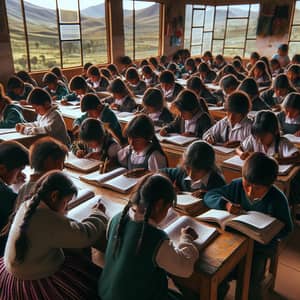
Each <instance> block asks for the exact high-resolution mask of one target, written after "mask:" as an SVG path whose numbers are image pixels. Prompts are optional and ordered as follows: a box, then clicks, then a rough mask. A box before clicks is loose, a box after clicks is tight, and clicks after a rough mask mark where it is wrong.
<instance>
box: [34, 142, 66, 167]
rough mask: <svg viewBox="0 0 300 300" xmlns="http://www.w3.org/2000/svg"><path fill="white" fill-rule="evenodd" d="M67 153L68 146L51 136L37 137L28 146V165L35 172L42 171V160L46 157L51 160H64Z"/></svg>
mask: <svg viewBox="0 0 300 300" xmlns="http://www.w3.org/2000/svg"><path fill="white" fill-rule="evenodd" d="M67 155H68V148H67V147H66V146H65V145H64V144H62V143H61V142H59V141H58V140H56V139H54V138H51V137H43V138H40V139H38V140H37V141H36V142H35V143H33V144H32V145H31V146H30V148H29V160H30V167H31V168H32V169H34V170H35V172H39V173H42V172H44V162H45V160H46V159H47V158H48V157H51V158H52V159H53V160H64V159H65V157H66V156H67Z"/></svg>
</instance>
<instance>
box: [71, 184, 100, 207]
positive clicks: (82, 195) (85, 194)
mask: <svg viewBox="0 0 300 300" xmlns="http://www.w3.org/2000/svg"><path fill="white" fill-rule="evenodd" d="M94 196H95V193H94V192H93V191H91V190H89V189H82V190H79V191H78V194H77V197H76V198H75V199H72V200H71V201H70V202H69V203H68V210H69V209H72V208H74V207H75V206H78V205H79V204H81V203H83V202H85V201H87V200H88V199H91V198H93V197H94Z"/></svg>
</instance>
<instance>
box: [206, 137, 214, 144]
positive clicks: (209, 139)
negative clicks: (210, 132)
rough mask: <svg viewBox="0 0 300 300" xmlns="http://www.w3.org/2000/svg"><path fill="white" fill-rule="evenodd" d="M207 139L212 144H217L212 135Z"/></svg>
mask: <svg viewBox="0 0 300 300" xmlns="http://www.w3.org/2000/svg"><path fill="white" fill-rule="evenodd" d="M206 141H207V142H208V143H209V144H211V145H214V144H215V141H214V139H213V138H212V137H211V136H209V137H208V138H207V139H206Z"/></svg>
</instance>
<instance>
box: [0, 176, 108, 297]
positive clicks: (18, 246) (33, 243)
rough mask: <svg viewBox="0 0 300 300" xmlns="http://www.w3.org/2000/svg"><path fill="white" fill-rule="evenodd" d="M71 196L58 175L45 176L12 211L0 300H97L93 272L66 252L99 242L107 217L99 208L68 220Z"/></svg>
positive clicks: (67, 181) (82, 260)
mask: <svg viewBox="0 0 300 300" xmlns="http://www.w3.org/2000/svg"><path fill="white" fill-rule="evenodd" d="M76 193H77V189H76V187H75V186H74V184H73V182H72V180H70V179H69V178H68V177H66V175H64V174H63V173H62V172H60V171H52V172H48V173H46V174H45V175H44V176H43V177H42V178H40V179H39V181H38V182H37V183H36V188H35V190H34V192H33V194H32V195H31V197H30V198H29V199H28V200H27V201H25V202H24V203H22V204H21V206H20V207H19V208H18V210H17V211H16V212H15V216H14V218H13V220H12V222H11V223H10V226H9V227H10V231H9V236H8V240H7V246H6V248H5V253H4V258H3V259H0V291H1V292H0V293H1V294H0V295H1V298H3V297H2V296H3V295H7V297H5V296H4V298H7V299H37V298H38V299H39V300H46V299H73V300H80V299H96V294H97V292H96V290H97V286H96V282H97V280H96V279H97V277H98V276H99V275H100V274H99V273H100V272H99V269H98V267H96V266H95V265H94V264H93V263H91V262H90V261H89V260H88V259H86V258H84V257H82V256H80V255H78V254H77V255H76V254H75V253H74V254H68V252H67V251H66V250H65V249H71V248H73V249H83V248H86V247H90V246H92V245H93V244H95V242H96V241H97V240H99V239H100V238H104V234H105V230H106V226H107V217H106V216H105V215H104V214H103V212H102V211H101V210H100V209H103V208H102V207H101V206H100V205H99V204H98V205H96V207H95V209H94V211H93V212H92V213H91V215H90V216H88V217H87V218H85V219H84V220H82V221H81V222H77V221H75V220H72V219H69V218H67V217H66V216H65V214H66V208H67V205H68V202H69V201H70V200H71V199H72V198H73V197H74V196H75V195H76Z"/></svg>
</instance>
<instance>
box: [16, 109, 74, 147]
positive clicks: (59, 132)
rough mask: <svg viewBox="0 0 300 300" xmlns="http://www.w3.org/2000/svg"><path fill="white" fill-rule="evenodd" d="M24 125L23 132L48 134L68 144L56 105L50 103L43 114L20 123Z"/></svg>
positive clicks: (65, 129)
mask: <svg viewBox="0 0 300 300" xmlns="http://www.w3.org/2000/svg"><path fill="white" fill-rule="evenodd" d="M22 125H24V126H25V129H24V134H27V135H30V134H33V135H38V134H45V135H49V136H51V137H53V138H55V139H57V140H59V141H60V142H62V143H63V144H65V145H70V142H71V140H70V137H69V135H68V133H67V128H66V124H65V121H64V119H63V117H62V115H61V112H60V111H59V110H58V107H57V106H56V105H52V106H51V108H50V109H49V110H48V111H47V112H46V114H45V115H43V116H41V115H38V116H37V120H36V121H35V122H31V123H22Z"/></svg>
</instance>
